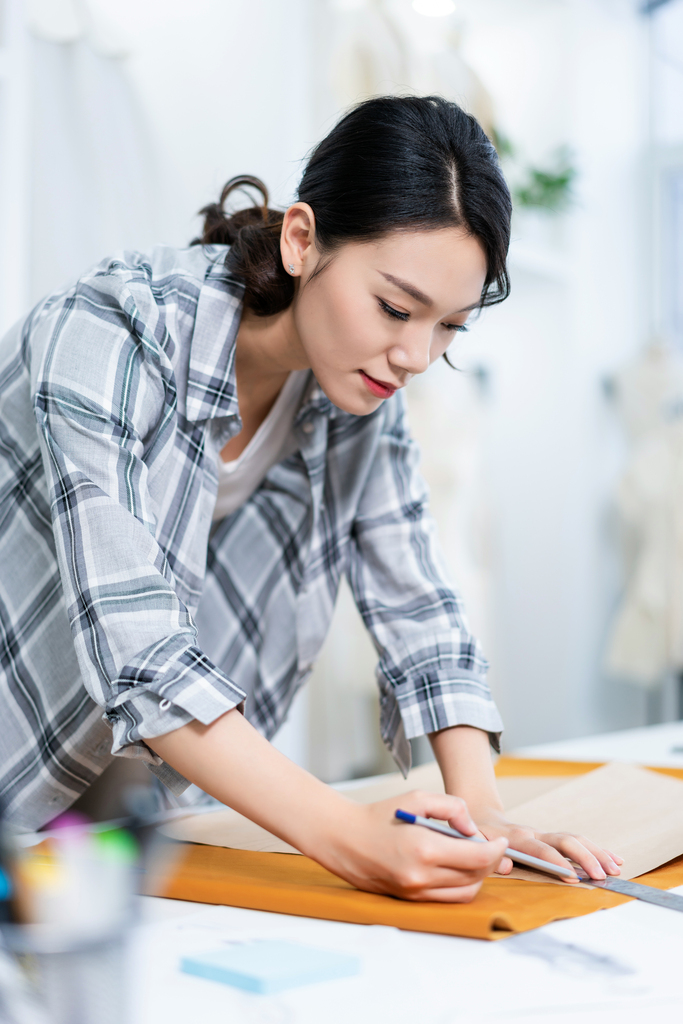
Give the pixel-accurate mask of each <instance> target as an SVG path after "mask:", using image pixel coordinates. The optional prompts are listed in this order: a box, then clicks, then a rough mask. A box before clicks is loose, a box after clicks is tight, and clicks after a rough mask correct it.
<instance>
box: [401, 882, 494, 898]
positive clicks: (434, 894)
mask: <svg viewBox="0 0 683 1024" xmlns="http://www.w3.org/2000/svg"><path fill="white" fill-rule="evenodd" d="M480 889H481V882H475V883H474V885H459V886H457V887H456V888H453V889H447V888H443V889H423V890H422V891H421V892H420V894H419V895H417V896H407V897H406V899H409V900H425V901H427V900H428V901H429V902H430V903H471V902H472V900H473V899H474V897H475V896H476V895H477V893H478V892H479V890H480Z"/></svg>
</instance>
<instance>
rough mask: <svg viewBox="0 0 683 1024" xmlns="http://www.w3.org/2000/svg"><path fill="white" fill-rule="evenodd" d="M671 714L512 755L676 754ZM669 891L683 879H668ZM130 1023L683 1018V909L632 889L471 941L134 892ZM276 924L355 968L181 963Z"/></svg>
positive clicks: (612, 1023)
mask: <svg viewBox="0 0 683 1024" xmlns="http://www.w3.org/2000/svg"><path fill="white" fill-rule="evenodd" d="M678 745H681V746H683V724H681V725H678V724H676V725H666V726H652V727H650V728H648V729H633V730H628V731H624V732H622V733H609V734H605V735H604V736H600V737H589V738H587V739H583V740H572V741H566V742H562V743H556V744H546V745H543V746H537V747H528V748H525V749H524V750H520V751H517V752H516V753H518V754H520V755H523V756H526V757H539V758H547V759H558V760H563V759H577V760H588V761H592V760H594V761H603V760H614V759H616V760H622V761H635V762H640V763H647V764H674V765H676V766H679V765H680V766H681V767H683V755H681V754H680V753H677V752H674V753H672V748H673V747H676V746H678ZM679 891H681V892H683V887H681V890H679ZM140 906H141V916H142V923H141V924H140V926H139V928H138V929H137V933H136V935H135V937H134V946H133V950H134V956H133V963H134V976H133V981H132V986H133V993H134V997H135V998H134V1005H135V1012H134V1017H133V1024H143V1022H144V1024H188V1022H194V1021H195V1020H196V1021H203V1022H204V1021H205V1022H206V1024H209V1022H210V1024H213V1022H219V1021H220V1022H221V1024H222V1022H229V1024H257V1022H259V1024H260V1022H263V1024H342V1022H344V1024H349V1022H352V1024H422V1022H429V1024H474V1022H479V1021H481V1022H488V1024H503V1022H505V1021H510V1022H512V1021H514V1022H515V1024H578V1022H581V1024H642V1022H643V1020H657V1021H662V1022H669V1021H672V1022H673V1021H678V1020H683V978H682V974H683V972H681V963H683V914H677V913H674V912H672V911H668V910H663V909H661V908H659V907H654V906H650V905H648V904H644V903H640V902H637V901H635V902H633V903H629V904H625V905H623V906H621V907H616V908H614V909H613V910H608V911H601V912H599V913H596V914H591V915H589V916H587V917H583V918H576V919H574V920H570V921H558V922H555V923H554V924H551V925H547V926H546V927H544V928H541V929H539V930H538V931H536V932H530V933H527V934H526V935H521V936H515V937H512V938H509V939H505V940H503V941H501V942H491V943H488V942H482V941H478V940H474V939H461V938H453V937H448V936H439V935H423V934H419V933H414V932H402V931H398V930H397V929H393V928H385V927H366V926H363V925H352V924H342V923H338V922H332V921H317V920H313V919H309V918H297V917H291V916H288V915H284V914H266V913H261V912H258V911H251V910H241V909H238V908H233V907H207V906H205V905H203V904H193V903H181V902H179V901H174V900H163V899H154V898H150V897H141V898H140ZM271 936H272V937H278V938H284V939H288V940H291V941H296V942H301V943H304V944H310V945H316V946H322V947H327V948H330V949H337V950H340V951H349V952H353V953H355V954H356V955H359V956H360V957H361V959H362V962H363V971H362V973H361V975H359V976H358V977H355V978H348V979H343V980H339V981H331V982H324V983H319V984H316V985H310V986H307V987H304V988H299V989H293V990H291V991H289V992H286V993H283V994H282V995H279V996H256V995H250V994H248V993H246V992H241V991H239V990H237V989H233V988H230V987H228V986H225V985H221V984H218V983H216V982H209V981H205V980H203V979H200V978H195V977H191V976H189V975H184V974H182V973H181V972H180V971H179V970H178V964H179V961H180V958H181V956H182V955H185V954H188V953H192V952H199V951H208V950H211V949H216V948H220V947H221V945H222V944H224V943H226V942H230V941H244V940H245V939H247V940H248V939H259V938H266V937H271Z"/></svg>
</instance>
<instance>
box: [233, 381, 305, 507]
mask: <svg viewBox="0 0 683 1024" xmlns="http://www.w3.org/2000/svg"><path fill="white" fill-rule="evenodd" d="M308 376H309V371H308V370H295V371H293V372H292V373H290V375H289V377H288V378H287V380H286V381H285V383H284V384H283V386H282V390H281V391H280V394H279V395H278V396H277V398H276V399H275V404H274V405H273V408H272V409H271V410H270V412H269V413H268V415H267V416H266V418H265V419H264V421H263V423H262V424H261V426H260V427H259V428H258V430H257V431H256V433H255V434H254V436H253V437H252V439H251V441H250V442H249V444H248V445H247V447H246V448H245V449H244V451H243V452H242V454H241V455H240V456H239V458H237V459H233V461H232V462H224V461H223V459H222V458H221V454H220V452H218V453H217V454H218V494H217V495H216V506H215V508H214V512H213V520H214V522H215V521H216V520H217V519H222V518H223V516H229V515H230V514H231V513H232V512H234V511H235V510H236V509H238V508H239V507H240V506H241V505H243V504H244V503H245V501H247V499H248V498H250V497H251V495H252V494H253V493H254V491H255V490H256V488H257V487H258V485H259V484H260V483H261V481H262V480H263V478H264V476H265V475H266V473H267V472H268V470H269V469H270V468H271V467H272V466H274V465H275V463H276V462H281V461H282V459H285V458H287V456H288V455H291V454H292V452H293V451H296V448H297V442H296V438H295V437H294V432H293V430H292V424H293V423H294V417H295V416H296V413H297V411H298V409H299V406H300V405H301V399H302V397H303V393H304V388H305V387H306V382H307V380H308Z"/></svg>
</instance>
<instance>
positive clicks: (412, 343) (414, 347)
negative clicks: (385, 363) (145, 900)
mask: <svg viewBox="0 0 683 1024" xmlns="http://www.w3.org/2000/svg"><path fill="white" fill-rule="evenodd" d="M431 347H432V335H431V331H430V332H429V333H427V334H425V332H424V331H420V332H419V333H418V332H416V333H415V334H412V335H409V334H408V332H407V331H406V332H404V336H403V337H402V338H401V341H400V343H399V344H398V345H394V346H393V348H392V349H391V351H390V352H389V362H390V363H391V365H392V366H395V367H396V368H397V369H398V370H402V371H403V373H409V374H410V375H411V376H415V374H418V373H424V372H425V370H427V369H428V368H429V362H430V359H429V353H430V350H431Z"/></svg>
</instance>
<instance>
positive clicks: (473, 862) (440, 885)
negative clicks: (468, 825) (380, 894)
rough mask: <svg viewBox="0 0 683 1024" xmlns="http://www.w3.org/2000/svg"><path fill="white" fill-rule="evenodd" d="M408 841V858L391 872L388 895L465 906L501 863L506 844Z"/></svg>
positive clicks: (430, 838)
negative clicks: (464, 903)
mask: <svg viewBox="0 0 683 1024" xmlns="http://www.w3.org/2000/svg"><path fill="white" fill-rule="evenodd" d="M406 828H408V829H411V830H412V829H416V828H419V826H406ZM408 839H409V840H413V841H412V842H411V843H410V846H409V849H408V850H407V851H404V852H407V853H408V854H409V855H408V857H407V858H406V859H405V861H404V862H403V864H402V865H401V867H400V869H399V870H396V871H395V872H394V874H393V878H392V880H391V882H392V884H391V890H390V891H391V893H392V895H395V896H400V897H401V898H402V899H410V900H427V899H429V900H433V899H437V898H438V899H439V900H440V901H442V902H454V901H455V902H468V901H469V900H470V899H473V897H474V895H475V893H476V892H477V891H478V889H479V887H480V885H481V883H482V881H483V880H484V878H485V877H486V876H487V875H489V874H491V872H492V871H493V870H495V868H496V866H497V865H498V864H499V863H500V860H501V857H502V854H503V851H504V849H505V840H495V841H494V842H492V843H489V842H484V843H476V844H475V843H469V842H468V841H467V840H465V839H461V840H458V839H456V840H449V839H446V838H445V837H443V836H439V835H437V834H435V833H431V834H429V833H428V835H427V836H426V838H425V839H423V838H422V837H418V839H417V841H414V837H410V836H409V837H408ZM437 893H438V894H439V895H438V897H437V895H436V894H437ZM456 893H457V896H456V895H454V894H456Z"/></svg>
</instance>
